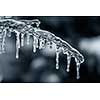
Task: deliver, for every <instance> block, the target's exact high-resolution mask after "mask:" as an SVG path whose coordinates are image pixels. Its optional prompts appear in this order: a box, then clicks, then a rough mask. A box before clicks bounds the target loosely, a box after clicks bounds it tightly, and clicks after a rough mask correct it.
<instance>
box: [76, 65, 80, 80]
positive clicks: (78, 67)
mask: <svg viewBox="0 0 100 100" xmlns="http://www.w3.org/2000/svg"><path fill="white" fill-rule="evenodd" d="M76 68H77V79H79V78H80V73H79V69H80V63H77V64H76Z"/></svg>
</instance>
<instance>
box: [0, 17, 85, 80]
mask: <svg viewBox="0 0 100 100" xmlns="http://www.w3.org/2000/svg"><path fill="white" fill-rule="evenodd" d="M34 24H35V26H33V25H34ZM39 25H40V21H39V20H38V19H35V20H16V19H13V17H10V16H9V17H8V16H2V17H0V54H2V53H4V52H5V42H6V37H11V34H12V33H15V36H16V58H17V59H18V58H19V49H20V47H23V46H24V45H25V43H24V41H25V37H26V43H27V45H29V43H30V37H31V36H32V37H33V52H34V53H35V52H36V50H37V48H39V49H45V47H46V45H49V46H50V48H52V43H54V44H55V45H56V69H59V54H60V53H61V52H63V54H66V56H67V68H66V71H67V72H69V71H70V62H71V58H72V57H74V58H75V62H76V71H77V79H79V78H80V75H79V69H80V64H81V63H83V62H84V57H83V55H82V54H80V53H79V51H77V50H76V49H75V48H73V47H72V46H71V45H69V44H68V43H67V42H66V41H64V40H62V39H61V38H59V37H57V36H55V35H54V34H53V33H51V32H49V31H45V30H42V29H40V28H39Z"/></svg>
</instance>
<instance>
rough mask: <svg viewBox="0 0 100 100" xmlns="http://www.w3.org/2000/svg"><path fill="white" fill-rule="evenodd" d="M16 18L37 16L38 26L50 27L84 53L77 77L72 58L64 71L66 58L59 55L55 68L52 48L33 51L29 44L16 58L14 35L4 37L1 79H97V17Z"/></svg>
mask: <svg viewBox="0 0 100 100" xmlns="http://www.w3.org/2000/svg"><path fill="white" fill-rule="evenodd" d="M14 18H15V19H18V20H20V19H29V20H30V19H39V20H40V21H41V25H40V28H41V29H44V30H47V31H50V32H52V33H53V34H55V35H56V36H58V37H60V38H62V39H63V40H65V41H67V42H68V43H69V44H71V45H72V46H73V47H75V48H77V50H79V51H80V52H81V53H82V54H83V55H84V57H85V62H84V63H83V64H81V68H80V79H79V80H77V79H76V64H75V61H74V59H73V58H72V60H71V67H70V72H69V73H67V72H66V71H65V68H66V65H67V59H66V56H65V55H60V69H59V70H56V68H55V55H54V52H53V50H51V51H50V50H48V48H47V49H46V50H37V52H36V53H32V48H31V45H29V46H25V47H23V48H21V50H20V58H19V59H18V60H16V58H15V36H12V38H7V42H6V53H5V54H2V55H0V73H1V82H3V83H6V82H7V83H9V82H14V83H16V82H17V83H19V82H21V83H23V82H32V83H42V82H48V83H51V82H54V83H55V82H57V83H68V82H72V83H76V82H82V83H83V82H86V83H87V82H88V83H91V82H100V46H99V45H100V36H99V35H100V17H96V16H93V17H79V16H78V17H67V16H63V17H60V16H50V17H49V16H48V17H45V16H39V17H38V16H37V17H36V16H35V17H32V16H30V17H29V16H14Z"/></svg>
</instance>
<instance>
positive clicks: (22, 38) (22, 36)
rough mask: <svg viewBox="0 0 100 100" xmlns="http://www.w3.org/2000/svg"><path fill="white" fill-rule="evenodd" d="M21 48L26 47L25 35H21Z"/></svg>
mask: <svg viewBox="0 0 100 100" xmlns="http://www.w3.org/2000/svg"><path fill="white" fill-rule="evenodd" d="M21 46H22V47H23V46H24V34H23V33H22V34H21Z"/></svg>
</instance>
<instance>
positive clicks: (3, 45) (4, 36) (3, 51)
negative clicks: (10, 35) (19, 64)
mask: <svg viewBox="0 0 100 100" xmlns="http://www.w3.org/2000/svg"><path fill="white" fill-rule="evenodd" d="M5 38H6V31H3V39H2V53H5Z"/></svg>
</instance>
